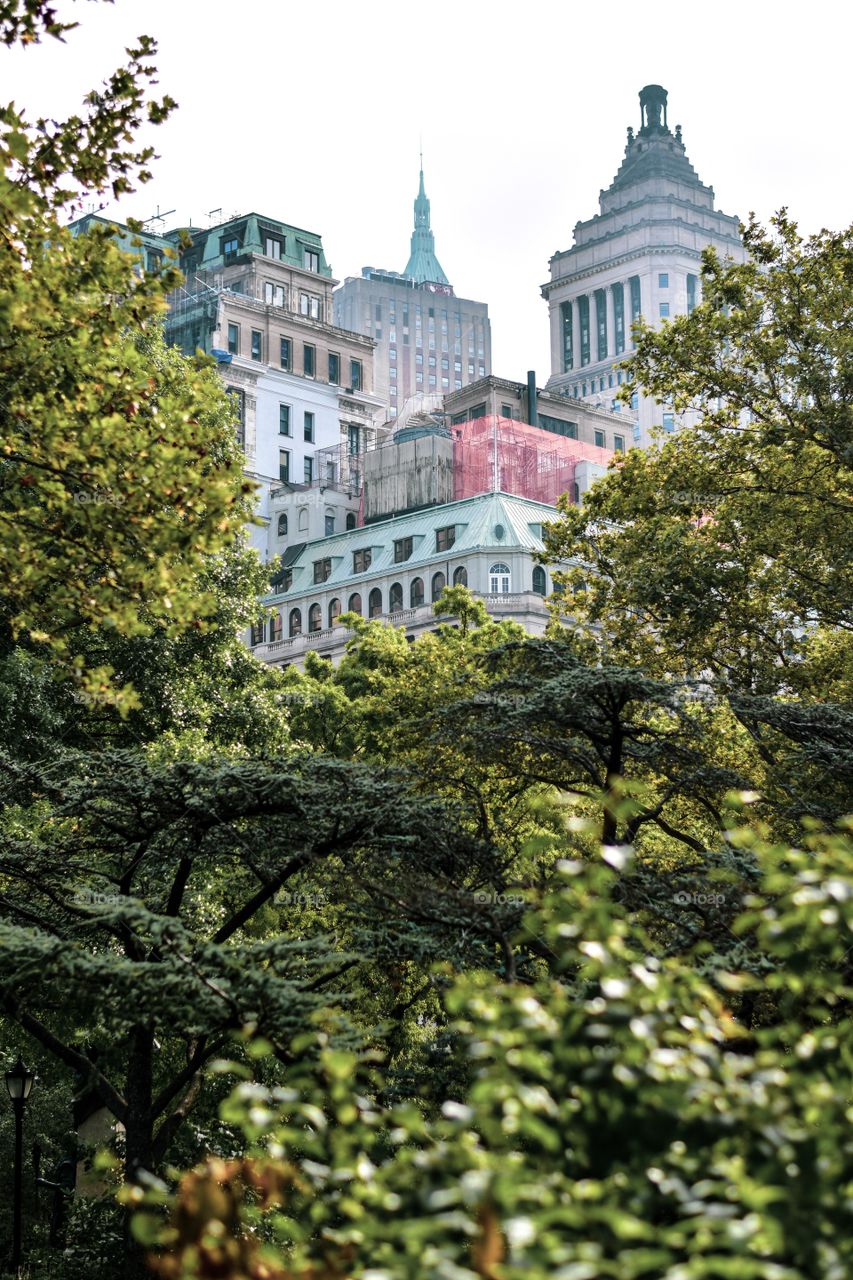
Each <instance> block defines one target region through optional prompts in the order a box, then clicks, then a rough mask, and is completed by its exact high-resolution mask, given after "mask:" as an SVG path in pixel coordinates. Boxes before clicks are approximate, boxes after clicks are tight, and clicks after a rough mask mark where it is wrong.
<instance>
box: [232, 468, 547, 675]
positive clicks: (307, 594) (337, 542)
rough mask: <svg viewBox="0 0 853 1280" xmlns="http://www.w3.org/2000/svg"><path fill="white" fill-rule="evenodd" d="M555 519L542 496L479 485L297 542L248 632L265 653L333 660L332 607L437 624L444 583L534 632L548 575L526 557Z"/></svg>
mask: <svg viewBox="0 0 853 1280" xmlns="http://www.w3.org/2000/svg"><path fill="white" fill-rule="evenodd" d="M557 518H558V513H557V510H556V508H555V507H552V506H548V505H545V504H544V503H539V502H532V501H530V500H528V499H526V498H518V497H515V496H514V495H512V494H506V493H484V494H480V495H478V496H476V497H473V498H466V499H463V500H462V501H461V502H448V503H443V504H441V505H439V506H435V507H432V508H430V509H429V510H426V511H412V512H409V513H406V514H403V515H400V516H397V517H395V518H394V519H391V520H381V521H377V522H375V523H373V524H367V525H364V526H363V527H361V528H352V529H351V530H348V531H345V532H343V533H338V534H335V535H334V536H331V537H328V538H320V539H317V540H313V541H309V542H304V543H297V544H296V545H295V546H293V547H292V548H290V549H289V551H288V552H287V553H285V555H284V556H283V557H282V561H281V566H282V567H281V569H280V571H279V574H278V576H277V578H276V579H275V581H274V584H273V591H272V592H271V593H270V595H269V596H267V597H265V599H264V600H263V601H262V604H263V605H264V606H265V607H266V608H267V609H268V610H270V611H271V614H272V616H271V617H265V618H263V619H262V620H261V621H259V623H258V625H257V626H256V627H255V628H254V629H253V630H252V633H251V635H250V636H247V640H248V641H249V643H250V644H251V647H252V649H253V651H254V653H255V654H256V656H257V657H259V658H262V659H263V660H265V661H267V662H272V663H276V664H284V665H287V664H290V663H296V664H297V665H300V664H301V663H302V662H304V659H305V654H306V652H308V651H309V650H313V651H315V652H317V653H318V654H320V655H321V656H323V657H326V658H329V659H330V660H331V661H333V662H338V661H339V660H340V658H341V657H342V656H343V654H344V652H345V649H346V644H347V641H348V640H349V639H351V637H352V632H350V631H349V630H348V629H347V628H346V627H344V626H342V625H341V624H340V623H339V622H338V621H337V619H338V618H339V617H340V616H341V614H343V613H348V612H353V613H357V614H359V615H360V616H362V617H365V618H377V619H381V620H383V621H386V622H389V623H390V624H392V625H396V626H402V627H405V628H406V635H407V637H409V638H411V639H414V638H415V637H416V636H418V635H419V634H420V633H421V632H423V631H426V630H431V629H433V628H435V626H436V625H437V624H438V623H439V621H440V619H438V618H436V616H435V614H434V613H433V610H432V605H433V603H434V601H436V600H437V599H438V597H439V596H440V595H441V593H442V591H443V590H444V588H445V586H467V587H468V588H469V590H471V591H472V592H473V593H474V594H475V595H477V596H479V597H481V598H482V599H483V600H484V602H485V604H486V608H487V609H488V611H489V614H490V615H491V616H492V617H494V618H496V619H501V618H512V619H514V620H515V621H516V622H519V623H520V624H521V625H522V626H523V627H524V628H525V630H526V631H527V632H528V633H529V634H532V635H542V634H543V633H544V631H545V628H546V626H547V624H548V619H549V613H548V607H547V605H546V602H545V597H546V595H548V594H549V593H550V592H551V591H552V589H553V583H552V580H551V572H550V569H548V568H546V567H545V566H543V565H540V564H538V563H537V562H536V560H535V559H534V556H535V553H536V552H537V551H541V550H543V548H544V541H543V525H544V524H547V523H548V522H549V521H551V520H555V519H557Z"/></svg>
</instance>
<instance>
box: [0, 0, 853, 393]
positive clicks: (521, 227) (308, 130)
mask: <svg viewBox="0 0 853 1280" xmlns="http://www.w3.org/2000/svg"><path fill="white" fill-rule="evenodd" d="M58 9H59V12H60V14H61V15H62V16H66V15H70V16H72V17H74V18H76V19H77V20H79V21H80V23H81V26H80V28H79V29H78V30H77V31H75V32H73V33H72V34H71V35H70V36H69V37H68V42H67V44H66V45H65V46H61V45H54V46H52V45H51V44H46V45H43V46H41V47H38V48H31V49H28V50H11V51H9V50H6V49H5V48H4V49H2V50H0V72H2V81H0V83H2V91H0V97H2V99H3V100H4V101H8V100H9V99H11V98H14V99H15V101H16V102H17V103H18V104H19V105H20V104H22V105H24V106H26V107H27V109H28V111H29V112H30V113H31V114H32V115H36V114H42V113H49V114H52V115H56V114H57V113H59V112H63V113H66V114H67V113H69V112H70V111H73V110H75V109H76V108H78V107H79V104H80V101H81V98H82V96H83V94H84V93H85V92H86V91H87V90H88V89H90V88H92V87H93V86H95V85H97V84H98V83H100V81H101V80H102V79H103V78H104V77H105V76H106V75H107V73H108V72H109V71H110V70H111V69H112V68H113V67H114V66H116V65H118V63H119V61H120V60H121V57H122V50H123V48H124V47H125V46H126V45H127V44H128V43H129V41H131V40H132V39H133V37H134V36H136V35H138V34H140V33H143V32H144V33H146V34H150V35H152V36H154V37H155V38H156V39H157V41H158V43H159V46H160V51H159V55H158V59H157V62H158V66H159V68H160V82H161V89H162V91H163V92H168V93H170V94H171V95H172V96H173V97H175V98H176V99H177V100H178V102H179V104H180V109H179V110H178V111H177V112H176V113H175V115H174V116H173V117H172V119H171V120H170V121H169V122H167V123H166V124H165V125H163V126H161V127H160V128H158V129H156V130H153V131H152V132H153V141H154V143H155V145H156V147H157V151H158V153H159V155H160V159H159V160H157V161H156V163H155V165H154V180H153V181H152V182H151V183H149V184H148V185H147V186H146V187H144V188H142V190H141V191H140V192H139V193H138V194H136V195H135V196H133V197H131V198H129V199H127V200H126V201H125V202H123V203H122V204H121V205H119V206H115V205H113V206H110V207H109V208H108V209H107V210H106V212H107V213H108V214H109V215H112V216H115V217H118V218H123V217H126V216H128V215H133V216H136V217H141V218H147V217H148V216H149V215H151V214H153V213H155V211H156V210H157V208H158V206H159V208H160V210H161V211H165V210H172V209H174V210H175V213H174V214H169V217H168V218H167V222H168V224H169V225H175V224H177V223H187V222H189V221H190V220H193V221H194V222H200V223H201V225H205V226H206V225H208V222H209V219H208V217H207V214H208V211H209V210H213V209H218V208H220V207H221V208H222V210H223V215H224V216H228V215H230V214H232V213H244V212H247V211H250V210H257V211H259V212H262V213H266V214H268V215H269V216H272V217H275V218H280V219H282V220H283V221H285V222H290V223H293V224H295V225H296V226H300V227H304V228H307V229H309V230H312V231H317V232H319V233H320V234H321V235H322V237H323V243H324V246H325V249H326V255H327V258H328V260H329V261H330V263H331V264H332V269H333V271H334V274H335V276H336V277H337V278H338V279H341V280H342V279H343V278H344V277H345V276H347V275H358V274H360V271H361V268H362V267H363V266H365V265H368V264H369V265H371V266H376V267H385V268H389V269H391V270H397V271H401V270H402V269H403V267H404V266H405V264H406V260H407V258H408V253H409V235H410V232H411V225H412V201H413V200H414V197H415V194H416V191H417V180H418V145H419V138H420V137H421V136H422V137H423V149H424V169H425V173H426V188H427V194H428V196H429V197H430V200H431V202H432V226H433V230H434V232H435V239H436V252H437V255H438V258H439V261H440V262H441V264H442V266H443V267H444V270H445V272H446V274H447V276H448V278H449V280H450V281H451V283H452V284H453V286H454V288H455V290H456V292H457V294H460V295H462V296H465V297H469V298H475V299H477V300H480V301H485V302H487V303H488V304H489V312H490V315H491V319H492V337H493V368H494V371H495V372H496V373H498V374H499V375H501V376H503V377H508V378H517V379H522V378H523V377H524V375H525V372H526V370H527V369H529V368H533V369H536V371H537V374H538V375H539V380H540V383H542V382H544V381H545V378H546V376H547V375H548V373H549V372H550V370H549V364H548V360H549V357H548V326H547V310H546V306H545V303H544V301H543V300H542V298H541V296H540V293H539V286H540V285H541V284H542V282H543V281H545V280H546V279H547V278H548V259H549V257H550V256H551V254H552V253H554V252H555V251H556V250H558V249H567V248H569V247H570V246H571V244H572V228H573V227H574V225H575V223H576V222H578V221H579V220H581V219H586V218H589V217H591V216H592V215H593V214H595V213H596V212H597V210H598V194H599V191H600V190H601V189H602V188H603V187H606V186H608V185H609V184H610V182H611V181H612V179H613V177H614V175H615V173H616V170H617V169H618V167H619V165H620V163H621V160H622V155H623V151H624V146H625V131H626V127H627V126H628V125H632V126H634V127H635V128H636V127H638V125H639V105H638V99H637V94H638V91H639V90H640V88H641V87H642V86H643V85H645V84H649V83H657V84H662V85H663V86H664V87H665V88H666V89H667V90H668V91H669V122H670V127H671V128H674V126H675V125H676V124H679V123H680V124H681V125H682V128H683V136H684V142H685V145H686V147H687V154H688V156H689V158H690V160H691V161H692V163H693V165H694V167H695V168H696V170H697V172H698V174H699V177H700V178H701V179H702V181H703V182H706V183H708V184H710V185H711V186H713V187H714V189H715V192H716V197H717V206H718V208H721V209H722V210H724V211H725V212H726V213H734V214H739V215H740V216H741V217H746V215H747V214H748V213H749V211H750V210H755V211H756V212H757V213H758V214H759V216H761V217H765V218H766V217H767V216H768V215H769V214H770V213H771V212H772V211H773V210H774V209H776V208H778V207H779V206H781V205H787V206H788V207H789V209H790V211H791V213H792V214H793V215H794V216H795V217H796V218H797V219H798V220H799V221H800V224H801V226H802V227H803V228H804V229H805V230H808V231H812V230H817V229H818V228H819V227H821V226H829V227H832V228H835V229H838V228H841V227H843V226H845V225H847V224H848V223H849V222H851V220H853V208H851V206H853V199H851V197H853V166H851V125H852V124H853V120H851V108H850V102H851V97H850V79H851V69H850V41H851V34H853V18H851V12H853V10H851V6H850V5H849V3H847V0H810V2H809V3H808V4H802V3H800V2H798V3H792V0H715V2H714V3H702V4H699V3H697V2H696V0H649V2H648V3H645V4H643V3H640V2H639V0H610V3H601V2H599V3H578V0H566V2H564V3H553V2H548V0H525V3H521V4H507V3H506V2H505V0H492V2H486V0H424V2H423V3H412V2H411V0H360V3H359V2H352V0H350V2H345V0H313V2H312V3H310V4H292V3H291V4H289V3H286V0H285V2H284V3H280V2H276V0H251V2H250V0H244V2H243V3H239V0H227V2H226V0H144V2H143V0H116V3H115V5H114V6H113V5H105V4H100V3H82V2H79V0H78V3H76V4H75V3H72V2H71V0H59V3H58ZM216 220H218V218H217V219H216Z"/></svg>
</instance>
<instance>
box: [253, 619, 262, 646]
mask: <svg viewBox="0 0 853 1280" xmlns="http://www.w3.org/2000/svg"><path fill="white" fill-rule="evenodd" d="M263 643H264V624H263V621H260V622H253V623H252V644H263Z"/></svg>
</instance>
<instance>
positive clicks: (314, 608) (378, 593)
mask: <svg viewBox="0 0 853 1280" xmlns="http://www.w3.org/2000/svg"><path fill="white" fill-rule="evenodd" d="M446 585H447V579H446V577H445V575H444V574H443V573H441V572H440V571H439V572H436V573H434V574H433V575H432V578H431V580H430V599H431V601H432V602H433V603H435V601H436V600H438V598H439V596H440V595H441V593H442V591H443V590H444V588H445V586H446ZM453 585H454V586H455V587H459V586H461V587H466V586H467V585H468V571H467V569H466V568H465V566H464V565H459V567H458V568H457V569H456V570H455V571H454V573H453ZM510 585H511V573H510V568H509V565H506V564H503V563H497V564H493V565H492V566H491V568H490V569H489V593H490V594H491V595H509V593H510ZM533 590H534V592H536V594H537V595H542V596H544V595H545V591H546V577H545V570H544V569H543V568H542V566H541V565H536V566H535V567H534V569H533ZM425 599H426V584H425V581H424V579H423V578H413V579H412V581H411V583H410V584H409V608H410V609H418V608H420V606H421V605H422V604H424V603H425ZM403 601H404V591H403V584H402V583H401V582H392V583H391V586H390V588H389V590H388V613H389V614H391V615H392V616H393V614H395V613H399V612H400V611H401V610H402V609H403ZM341 612H342V609H341V601H340V600H339V599H337V598H335V599H334V600H330V601H329V604H328V608H327V618H328V621H327V624H326V625H327V626H329V627H333V626H334V625H335V622H336V620H337V619H338V618H339V617H340V616H341ZM347 612H348V613H357V614H363V603H362V595H361V592H360V591H354V592H353V593H352V594H351V595H350V597H349V602H348V604H347ZM383 613H384V600H383V595H382V589H381V587H374V588H373V589H372V590H371V591H370V593H369V594H368V597H367V617H368V618H380V617H382V616H383ZM307 623H308V634H309V635H311V634H314V633H316V632H318V631H322V630H323V610H322V606H321V605H320V604H319V602H315V603H314V604H312V605H310V606H309V608H308V615H307ZM282 630H283V619H282V615H281V614H280V613H275V614H274V615H273V617H272V618H271V619H270V622H269V624H268V628H266V627H265V625H264V623H263V622H258V623H257V624H256V625H255V626H254V627H252V644H253V645H255V644H263V643H264V638H265V632H267V634H268V637H269V641H270V643H273V642H274V641H276V640H281V639H282V638H283V636H282ZM287 633H288V636H289V637H290V638H291V639H292V638H293V637H294V636H300V635H302V610H301V609H300V608H299V607H294V608H293V609H291V610H290V613H289V614H288V626H287Z"/></svg>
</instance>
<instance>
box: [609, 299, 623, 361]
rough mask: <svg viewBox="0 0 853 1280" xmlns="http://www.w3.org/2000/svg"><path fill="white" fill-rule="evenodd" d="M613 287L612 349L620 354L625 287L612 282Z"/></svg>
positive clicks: (621, 350)
mask: <svg viewBox="0 0 853 1280" xmlns="http://www.w3.org/2000/svg"><path fill="white" fill-rule="evenodd" d="M612 288H613V329H614V333H613V350H614V351H615V353H616V355H617V356H618V355H620V354H621V352H623V351H624V350H625V289H624V286H623V285H622V284H621V283H619V284H614V285H613V286H612Z"/></svg>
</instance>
